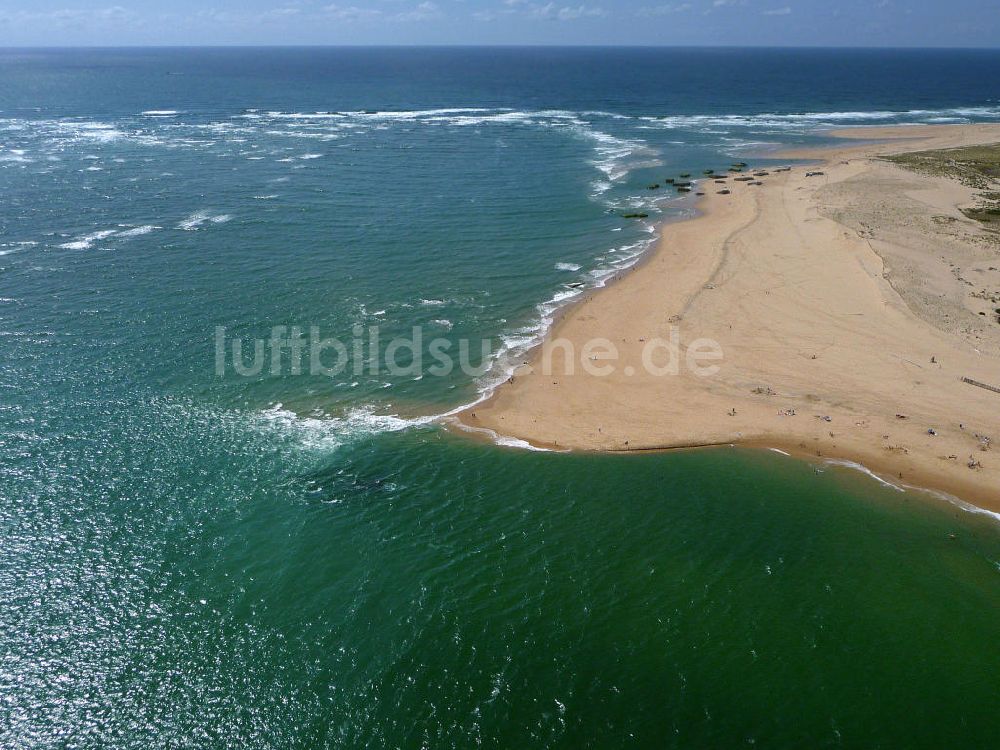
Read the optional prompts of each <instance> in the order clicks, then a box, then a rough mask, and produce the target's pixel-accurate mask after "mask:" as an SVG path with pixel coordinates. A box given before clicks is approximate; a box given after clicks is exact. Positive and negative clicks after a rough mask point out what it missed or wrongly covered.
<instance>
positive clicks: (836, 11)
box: [0, 0, 1000, 47]
mask: <svg viewBox="0 0 1000 750" xmlns="http://www.w3.org/2000/svg"><path fill="white" fill-rule="evenodd" d="M120 2H121V4H114V0H112V2H111V3H108V2H101V1H100V0H0V47H13V46H117V45H128V46H131V45H209V44H218V45H246V44H255V45H256V44H262V45H301V44H330V45H343V44H362V45H367V44H413V45H424V44H468V45H489V44H524V45H530V44H576V45H710V46H711V45H720V46H733V45H736V46H757V45H764V46H837V47H839V46H866V47H998V46H1000V0H951V1H950V2H940V0H675V1H672V2H662V1H661V0H551V1H549V0H336V2H331V1H330V0H171V1H170V2H166V1H165V0H132V1H130V0H120Z"/></svg>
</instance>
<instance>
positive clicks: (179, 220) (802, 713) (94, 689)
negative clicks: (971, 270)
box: [0, 48, 1000, 750]
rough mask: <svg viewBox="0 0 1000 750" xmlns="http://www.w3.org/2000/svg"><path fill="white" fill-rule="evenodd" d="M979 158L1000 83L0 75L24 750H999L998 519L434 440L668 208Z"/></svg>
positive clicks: (625, 65)
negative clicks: (800, 173) (874, 160)
mask: <svg viewBox="0 0 1000 750" xmlns="http://www.w3.org/2000/svg"><path fill="white" fill-rule="evenodd" d="M975 121H984V122H1000V52H997V51H947V50H938V51H920V50H914V51H901V50H894V51H861V50H853V51H835V50H810V51H805V50H733V49H728V50H721V49H720V50H716V49H683V50H682V49H544V48H542V49H539V48H533V49H516V48H502V49H399V48H392V49H360V48H359V49H152V50H139V49H108V50H100V49H89V50H0V746H2V747H4V748H69V747H72V748H143V749H144V750H145V749H148V748H160V747H163V748H167V747H169V748H187V747H190V748H327V747H329V748H360V747H367V748H470V747H497V748H527V747H547V748H574V749H575V748H582V747H599V748H617V747H630V748H631V747H636V748H667V747H676V748H730V747H750V746H756V747H766V748H801V747H815V748H820V747H859V748H860V747H865V748H901V747H906V748H918V747H926V748H942V747H967V748H986V747H998V746H1000V718H998V717H1000V691H998V676H1000V648H997V644H998V643H1000V519H998V518H997V517H996V516H994V515H991V514H987V513H977V512H974V509H971V508H969V507H967V506H962V505H960V504H956V503H954V502H949V501H948V500H947V499H944V498H933V497H930V496H927V495H925V494H923V493H918V492H914V491H905V492H903V491H900V490H899V489H898V488H895V487H892V486H887V485H885V484H884V483H880V482H878V481H875V480H874V479H873V478H871V477H869V476H866V475H865V474H864V473H863V472H861V471H858V470H856V469H854V468H851V467H845V466H835V465H830V464H822V463H808V462H802V461H798V460H794V459H791V458H789V457H786V456H783V455H780V454H778V453H775V452H766V451H749V450H736V449H719V450H711V451H694V452H680V453H673V454H664V455H641V456H599V455H571V454H564V453H555V452H539V451H531V450H525V449H523V448H524V447H523V446H517V445H498V444H495V441H491V440H487V439H473V438H470V437H468V436H464V435H461V434H455V433H454V432H451V431H448V430H445V429H443V428H442V427H441V425H440V423H439V422H438V421H437V420H435V419H434V416H435V415H440V414H444V413H447V412H448V411H450V410H453V409H455V408H457V407H460V406H461V405H463V404H468V403H470V402H473V401H475V400H477V399H479V398H482V397H483V396H484V395H486V394H488V393H489V390H490V388H491V387H492V386H493V385H494V384H495V383H496V382H498V381H499V380H502V379H503V378H504V377H505V376H506V373H507V368H508V367H509V366H510V364H511V363H512V362H516V361H517V360H518V357H520V356H521V355H522V354H523V352H524V351H525V349H526V348H527V347H529V346H531V345H532V344H533V343H534V342H536V341H537V340H538V337H539V336H540V335H542V334H543V333H544V331H545V329H546V327H547V325H548V324H549V323H550V322H551V320H552V318H553V315H554V314H556V312H557V310H558V309H559V307H560V306H561V305H564V304H566V303H567V302H570V301H571V300H572V299H573V298H574V297H575V296H577V295H579V294H581V293H583V292H584V290H586V289H592V288H594V287H597V286H600V285H601V284H603V283H605V282H606V281H607V280H608V278H609V276H610V275H612V274H614V273H615V272H616V271H617V270H619V269H621V268H624V267H627V266H628V265H630V264H632V263H634V262H635V261H636V260H637V259H638V257H639V256H640V255H641V253H642V252H643V251H644V250H645V249H646V248H647V247H649V245H650V243H651V242H653V241H654V240H655V239H656V231H657V226H658V225H659V223H660V222H661V221H662V220H664V219H669V218H676V217H681V216H684V215H689V214H690V213H691V212H692V208H691V205H690V203H689V202H688V201H687V199H684V198H678V197H677V196H675V195H673V194H672V193H670V192H668V191H665V190H663V189H662V188H661V189H658V190H651V189H649V187H648V186H649V185H650V184H654V183H658V182H662V180H663V179H664V178H665V177H668V176H676V175H678V174H680V173H683V172H691V173H693V174H695V175H696V176H698V175H700V174H701V172H702V170H703V169H706V168H708V167H714V168H717V169H724V168H725V167H726V166H727V165H728V164H730V163H731V162H733V161H734V160H739V159H742V160H747V161H750V162H752V163H754V164H764V165H766V164H769V163H772V161H771V160H770V159H769V158H768V154H769V153H771V152H773V151H775V150H776V149H778V148H780V147H781V146H784V145H800V144H821V143H824V142H827V141H828V140H829V136H827V135H826V134H825V133H824V130H825V129H829V128H831V127H844V126H852V125H868V124H889V123H962V122H975ZM625 213H646V214H648V216H647V217H646V218H644V219H624V218H622V214H625ZM282 326H283V327H285V329H286V330H291V329H292V328H295V327H298V328H299V329H301V330H302V331H303V332H304V334H306V335H308V334H309V332H310V330H311V329H313V328H315V330H316V331H317V332H318V334H319V335H320V336H321V337H323V338H328V339H336V340H337V341H340V342H343V343H344V344H345V347H347V357H346V358H345V359H344V360H343V363H344V369H343V371H341V372H339V373H333V372H316V371H313V368H311V367H310V364H309V362H306V364H305V365H304V366H302V367H300V368H298V369H296V368H295V367H294V366H293V359H294V357H293V356H292V354H291V352H290V351H284V350H283V351H280V352H279V353H278V356H277V358H276V361H272V356H271V352H270V350H269V349H268V345H267V341H266V339H268V338H269V337H270V336H272V334H273V331H274V328H275V327H282ZM414 327H417V328H418V330H419V331H420V332H421V335H422V336H423V340H422V341H421V342H420V343H419V345H417V346H415V347H414V348H412V349H409V350H405V349H404V350H403V351H404V354H403V357H402V359H403V360H404V361H407V357H409V358H410V359H417V358H418V356H420V357H422V356H423V355H424V354H426V353H428V352H429V347H430V341H431V340H433V339H435V338H438V339H441V340H443V341H444V342H446V343H449V342H450V343H451V344H454V345H455V346H456V347H457V345H458V344H457V342H459V341H460V340H463V339H465V340H471V341H474V342H476V345H475V346H474V347H473V348H472V353H471V355H470V357H471V360H474V362H471V363H472V364H477V365H481V366H480V367H479V368H478V371H477V372H472V371H463V369H462V368H455V369H452V370H451V371H450V372H447V373H445V374H432V373H430V372H429V371H428V370H427V368H426V366H421V367H419V368H412V367H410V368H394V369H392V371H390V368H389V367H388V365H387V362H386V361H384V359H385V354H386V352H385V351H384V350H385V349H386V348H387V345H388V344H389V342H391V341H393V340H394V339H396V338H397V337H400V336H410V337H412V335H413V329H414ZM375 329H377V330H378V337H379V340H378V342H377V343H373V338H372V332H373V331H374V330H375ZM356 339H357V341H358V342H360V343H358V344H357V346H358V348H357V349H355V340H356ZM220 341H221V342H222V343H221V351H222V356H221V363H222V367H221V369H220V366H219V361H220V355H219V349H220ZM234 341H239V342H240V344H241V346H242V357H243V358H242V359H241V360H239V363H241V366H242V370H243V371H244V372H250V373H251V374H250V375H241V374H240V373H239V372H238V371H237V368H236V367H235V366H234V362H233V359H234V352H233V351H232V344H233V342H234ZM480 341H486V342H488V344H489V348H488V351H485V352H484V351H483V350H482V349H481V347H480V343H479V342H480ZM255 342H259V344H260V345H261V346H262V347H263V349H262V351H263V355H262V357H261V358H260V361H259V364H260V367H259V368H256V369H255V368H254V366H253V365H254V357H253V354H254V351H255V349H254V347H255V346H257V345H258V344H257V343H255ZM407 351H409V354H408V355H407V354H406V352H407ZM327 354H329V351H327ZM325 362H326V363H327V364H328V363H329V362H330V359H329V358H328V359H326V360H325ZM411 364H412V362H411ZM424 364H426V363H424ZM331 369H332V368H331ZM465 369H466V370H469V368H465ZM998 421H1000V420H998ZM501 442H502V441H501Z"/></svg>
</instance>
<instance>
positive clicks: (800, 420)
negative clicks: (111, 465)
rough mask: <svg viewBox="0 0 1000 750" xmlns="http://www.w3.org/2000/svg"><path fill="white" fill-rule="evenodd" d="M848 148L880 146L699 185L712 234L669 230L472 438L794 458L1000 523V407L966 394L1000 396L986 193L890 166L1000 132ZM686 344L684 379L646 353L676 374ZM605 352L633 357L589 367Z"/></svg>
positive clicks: (924, 130) (942, 134)
mask: <svg viewBox="0 0 1000 750" xmlns="http://www.w3.org/2000/svg"><path fill="white" fill-rule="evenodd" d="M836 135H838V136H841V137H843V138H847V139H861V140H860V141H859V140H853V141H852V140H845V141H844V143H843V145H838V146H836V147H834V148H829V149H824V150H822V151H800V152H788V153H786V154H782V155H781V156H782V158H790V159H791V158H797V159H815V160H820V161H821V164H818V165H817V166H808V167H806V166H801V165H797V166H794V167H793V169H792V170H791V171H789V172H780V173H776V172H774V171H770V173H769V175H768V176H766V177H763V178H761V180H762V182H763V184H762V185H760V186H751V185H748V184H747V183H745V182H734V181H733V179H732V178H731V177H730V178H729V179H727V184H726V185H717V184H715V183H714V182H713V181H711V180H701V181H699V188H700V189H704V190H705V191H706V192H707V195H706V196H705V197H704V198H702V199H701V202H700V203H699V209H700V215H699V216H697V217H696V218H693V219H689V220H685V221H680V222H675V223H668V224H666V225H665V226H664V227H663V228H662V239H661V240H660V242H659V243H658V246H657V248H656V249H655V250H654V251H652V252H651V254H650V256H649V257H648V258H647V259H646V260H645V262H643V263H642V264H641V265H639V266H637V267H635V268H634V269H632V270H631V271H629V272H625V273H623V274H622V277H621V278H620V279H618V280H616V281H615V282H614V283H611V284H609V285H608V286H607V287H605V288H603V289H601V290H595V291H592V292H589V293H588V294H587V296H586V297H585V298H584V299H583V300H582V301H581V302H579V303H578V304H576V305H575V306H573V307H571V308H570V309H568V310H567V311H566V313H565V315H564V316H563V317H562V318H561V319H560V320H559V322H558V323H557V324H556V325H555V326H554V327H553V329H552V330H551V331H550V333H549V336H548V337H547V339H546V342H545V344H544V345H543V346H542V347H539V348H536V349H535V350H534V351H533V352H531V353H530V355H529V359H528V363H529V364H528V366H522V367H521V368H519V370H518V371H517V372H515V374H514V376H513V377H512V378H511V380H510V381H509V382H507V383H506V384H504V385H502V386H501V387H499V388H498V389H497V390H496V391H495V393H494V394H493V395H492V397H491V398H490V399H489V400H488V401H486V402H483V403H480V404H477V405H475V406H474V407H471V408H470V409H468V410H466V411H465V412H463V413H460V414H459V415H458V416H457V420H458V422H459V424H460V425H461V426H464V427H466V428H473V429H480V430H490V431H493V432H495V433H497V434H499V435H503V436H509V437H514V438H518V439H521V440H525V441H527V442H529V443H531V444H533V445H535V446H539V447H549V448H561V449H576V450H595V451H625V450H628V451H636V450H663V449H673V448H681V447H693V446H709V445H729V444H740V445H747V446H757V447H769V448H776V449H780V450H782V451H785V452H788V453H791V454H796V455H807V456H812V457H821V458H822V459H841V460H846V461H852V462H857V463H860V464H863V465H864V466H866V467H868V468H870V469H871V470H873V471H875V472H877V473H878V474H879V475H880V476H883V477H884V478H886V479H889V480H891V481H893V482H895V483H896V484H899V485H909V486H915V487H921V488H928V489H934V490H939V491H943V492H947V493H949V494H951V495H954V496H956V497H958V498H961V499H962V500H965V501H968V502H970V503H973V504H975V505H977V506H979V507H982V508H986V509H989V510H992V511H998V510H1000V393H996V392H993V391H990V390H986V389H983V388H980V387H977V386H974V385H971V384H968V383H966V382H963V380H962V378H963V377H966V378H971V379H974V380H976V381H980V382H983V383H986V384H991V385H995V386H1000V323H998V322H997V314H996V313H995V312H993V310H994V309H995V308H998V307H1000V304H998V303H996V302H994V301H991V296H992V297H994V298H995V297H998V295H1000V244H998V243H997V241H996V237H995V235H993V236H990V234H989V233H988V232H987V231H986V230H985V229H984V228H983V227H982V226H981V225H980V224H979V223H978V222H976V221H974V220H972V219H969V218H966V216H965V215H964V214H962V213H961V212H960V210H959V207H963V206H968V205H971V204H972V203H973V202H974V197H975V193H976V191H975V190H973V189H971V188H969V187H966V186H965V185H963V184H961V183H960V182H958V181H957V180H953V179H950V178H948V177H935V176H925V175H921V174H916V173H914V172H912V171H908V170H906V169H903V168H901V167H900V166H897V165H895V164H892V163H888V162H885V161H882V160H879V159H878V158H877V157H878V156H879V155H884V154H890V153H899V152H904V151H917V150H925V149H933V148H945V147H954V146H963V145H972V144H983V143H997V142H1000V125H956V126H950V125H945V126H907V127H895V128H865V129H852V130H850V131H846V132H839V133H837V134H836ZM874 139H878V140H879V142H877V143H876V142H873V141H874ZM810 170H822V171H823V172H824V174H823V175H818V176H809V177H807V176H806V173H807V171H810ZM724 187H725V188H729V189H730V190H732V194H730V195H719V194H717V192H716V191H717V190H718V189H722V188H724ZM980 312H985V313H986V314H985V315H980V314H979V313H980ZM672 331H673V332H674V334H675V335H676V336H677V337H678V338H679V352H680V355H681V356H680V357H679V367H678V368H677V369H678V372H677V373H676V374H662V373H661V374H658V373H653V372H650V370H649V368H648V367H645V366H644V364H643V353H644V352H646V354H647V356H649V355H650V354H651V353H652V354H653V356H652V358H651V360H650V361H652V362H653V363H654V364H657V365H665V364H667V357H668V354H667V349H666V348H662V347H660V348H657V349H653V348H652V342H653V339H655V338H660V339H665V340H669V338H670V336H671V332H672ZM595 339H606V340H607V341H608V342H610V343H611V344H613V345H614V347H615V349H616V350H617V351H616V353H615V354H612V353H609V352H607V351H606V350H604V349H603V348H601V347H598V348H597V349H594V350H592V351H589V352H586V353H585V354H584V353H583V348H584V345H585V343H586V342H588V341H593V340H595ZM698 339H711V340H714V341H715V342H718V345H719V346H720V347H721V353H722V359H721V360H718V361H710V360H707V361H702V364H703V365H706V366H710V365H713V364H714V365H716V366H717V367H718V372H716V373H715V374H713V375H710V376H702V375H698V374H696V373H694V372H692V371H691V370H690V369H689V367H688V366H687V359H686V352H687V351H688V350H687V348H688V347H690V346H692V345H693V344H695V343H696V340H698ZM567 345H572V346H573V347H574V349H573V352H574V354H573V356H572V357H566V356H565V351H566V349H565V347H566V346H567ZM702 348H704V347H702ZM567 360H569V361H571V362H572V363H573V365H574V366H573V368H572V369H573V371H572V373H570V372H568V368H567ZM546 361H548V362H549V364H550V365H551V367H550V368H545V367H543V365H544V363H545V362H546ZM585 367H586V368H588V369H594V368H598V367H610V368H612V369H613V372H611V373H610V374H601V375H596V374H592V373H588V372H586V371H585ZM547 369H549V370H551V371H546V370H547ZM931 430H932V431H933V434H932V433H931V432H930V431H931ZM983 436H987V437H989V438H992V439H993V441H995V443H996V444H995V445H993V447H992V448H991V449H989V450H983V445H984V442H985V441H984V440H983V439H982V438H983Z"/></svg>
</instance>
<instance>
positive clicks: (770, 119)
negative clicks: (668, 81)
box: [639, 106, 1000, 132]
mask: <svg viewBox="0 0 1000 750" xmlns="http://www.w3.org/2000/svg"><path fill="white" fill-rule="evenodd" d="M942 118H945V119H947V120H949V121H958V122H968V121H970V120H973V119H979V120H993V119H1000V107H997V106H989V107H954V108H948V109H936V110H930V109H909V110H872V111H846V112H797V113H795V112H793V113H774V112H770V113H760V114H747V115H669V116H666V117H641V118H639V119H640V120H643V121H645V122H648V123H651V124H652V125H655V126H656V127H662V128H667V129H681V130H699V131H701V132H717V131H710V130H709V129H710V128H717V127H723V128H727V129H728V128H758V129H759V128H775V129H779V130H815V129H817V128H821V127H824V126H830V127H835V126H838V125H839V126H843V125H863V124H866V123H885V122H887V121H897V122H901V123H906V122H934V121H940V120H941V119H942ZM723 132H725V131H723Z"/></svg>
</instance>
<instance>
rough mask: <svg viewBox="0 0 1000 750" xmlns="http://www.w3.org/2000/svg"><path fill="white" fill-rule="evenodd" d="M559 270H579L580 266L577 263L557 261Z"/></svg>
mask: <svg viewBox="0 0 1000 750" xmlns="http://www.w3.org/2000/svg"><path fill="white" fill-rule="evenodd" d="M556 270H557V271H579V270H580V266H578V265H577V264H576V263H556Z"/></svg>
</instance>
